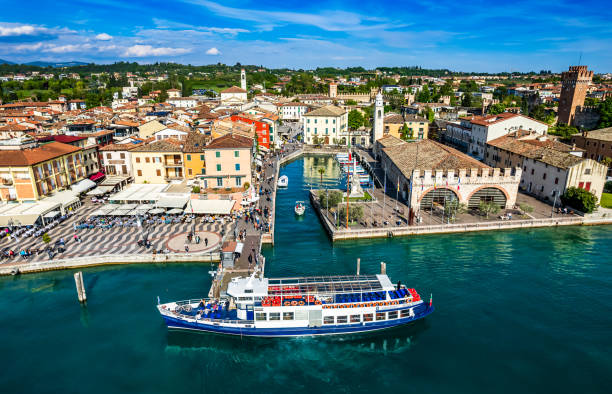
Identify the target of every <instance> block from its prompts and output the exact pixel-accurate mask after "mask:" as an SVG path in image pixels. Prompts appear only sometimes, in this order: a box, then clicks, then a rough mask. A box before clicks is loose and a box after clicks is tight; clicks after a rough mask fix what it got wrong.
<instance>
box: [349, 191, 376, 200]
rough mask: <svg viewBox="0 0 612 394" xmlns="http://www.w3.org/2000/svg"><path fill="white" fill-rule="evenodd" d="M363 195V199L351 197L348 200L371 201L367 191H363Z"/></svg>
mask: <svg viewBox="0 0 612 394" xmlns="http://www.w3.org/2000/svg"><path fill="white" fill-rule="evenodd" d="M364 193H365V194H364V195H363V197H360V198H357V197H352V198H350V201H351V202H352V201H372V196H371V195H370V193H368V192H367V191H364ZM344 201H346V198H344Z"/></svg>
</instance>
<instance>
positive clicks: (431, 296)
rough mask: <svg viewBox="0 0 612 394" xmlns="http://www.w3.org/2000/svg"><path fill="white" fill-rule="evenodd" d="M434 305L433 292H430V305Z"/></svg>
mask: <svg viewBox="0 0 612 394" xmlns="http://www.w3.org/2000/svg"><path fill="white" fill-rule="evenodd" d="M432 305H433V294H429V306H430V307H431V306H432Z"/></svg>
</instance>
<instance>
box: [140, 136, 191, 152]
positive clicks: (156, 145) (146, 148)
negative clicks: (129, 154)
mask: <svg viewBox="0 0 612 394" xmlns="http://www.w3.org/2000/svg"><path fill="white" fill-rule="evenodd" d="M181 144H182V143H181V141H179V140H176V139H174V138H165V139H163V140H159V141H154V142H151V143H150V144H145V145H141V146H139V147H137V148H135V149H133V151H134V152H180V151H181Z"/></svg>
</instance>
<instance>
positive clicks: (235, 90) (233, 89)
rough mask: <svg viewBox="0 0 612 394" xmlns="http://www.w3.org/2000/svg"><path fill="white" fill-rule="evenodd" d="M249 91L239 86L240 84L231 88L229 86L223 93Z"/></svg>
mask: <svg viewBox="0 0 612 394" xmlns="http://www.w3.org/2000/svg"><path fill="white" fill-rule="evenodd" d="M246 92H247V91H246V90H244V89H241V88H239V87H238V86H232V87H231V88H227V89H225V90H222V91H221V93H246Z"/></svg>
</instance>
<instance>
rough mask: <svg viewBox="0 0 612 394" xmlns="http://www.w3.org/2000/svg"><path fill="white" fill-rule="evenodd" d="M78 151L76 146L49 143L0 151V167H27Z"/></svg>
mask: <svg viewBox="0 0 612 394" xmlns="http://www.w3.org/2000/svg"><path fill="white" fill-rule="evenodd" d="M80 150H81V148H77V147H76V146H72V145H68V144H62V143H61V142H50V143H48V144H45V145H42V146H39V147H37V148H32V149H24V150H5V151H0V167H9V166H15V167H17V166H29V165H33V164H37V163H41V162H43V161H47V160H51V159H55V158H57V157H60V156H63V155H66V154H69V153H73V152H77V151H80Z"/></svg>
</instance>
